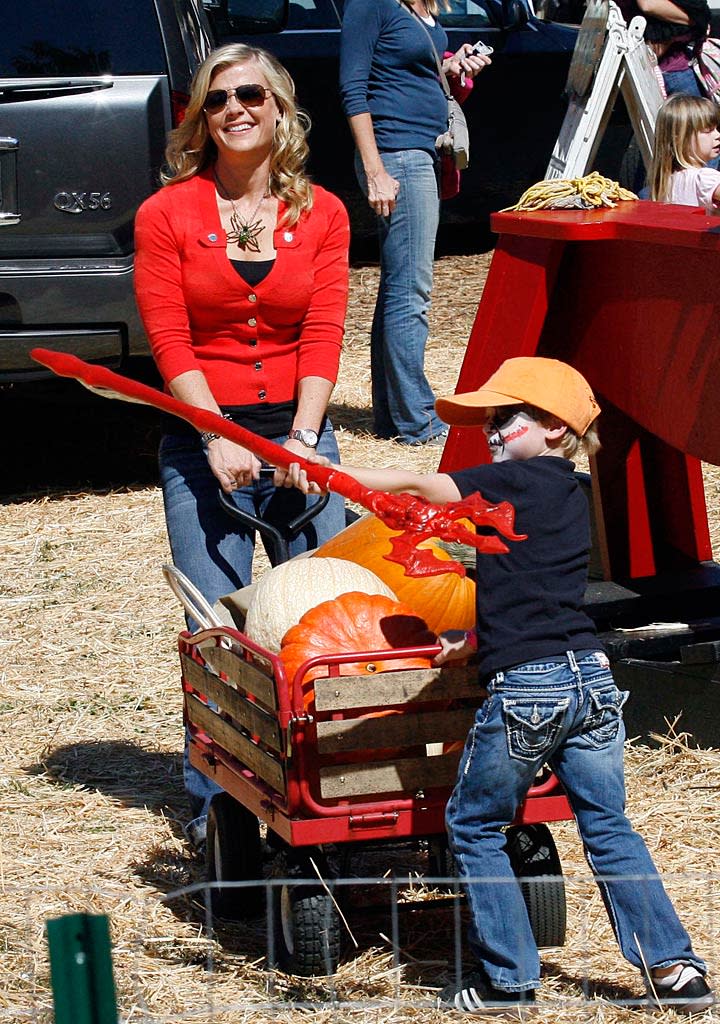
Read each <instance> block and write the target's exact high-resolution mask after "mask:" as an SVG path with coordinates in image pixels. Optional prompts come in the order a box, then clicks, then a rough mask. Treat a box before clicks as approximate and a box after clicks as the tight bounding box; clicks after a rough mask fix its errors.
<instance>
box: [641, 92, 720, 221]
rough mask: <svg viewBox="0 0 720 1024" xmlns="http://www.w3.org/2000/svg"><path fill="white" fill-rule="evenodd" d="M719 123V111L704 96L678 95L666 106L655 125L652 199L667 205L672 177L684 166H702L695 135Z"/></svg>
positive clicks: (668, 101) (663, 107)
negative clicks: (696, 147)
mask: <svg viewBox="0 0 720 1024" xmlns="http://www.w3.org/2000/svg"><path fill="white" fill-rule="evenodd" d="M718 123H720V108H719V107H718V106H717V105H716V104H715V103H713V101H712V100H709V99H706V98H705V97H701V96H687V95H685V94H684V93H675V95H673V96H671V97H670V98H669V99H668V100H666V101H665V103H663V105H662V107H661V108H660V111H659V112H658V116H657V122H656V124H655V151H654V153H653V162H652V167H651V170H650V198H651V199H654V200H655V202H659V203H667V202H669V200H670V195H671V192H672V176H673V174H674V173H675V172H676V171H681V170H682V169H683V168H685V167H702V166H703V163H704V161H703V160H702V158H701V157H700V156H699V155H698V154H697V153H696V151H695V136H696V135H697V133H698V132H707V131H710V130H711V129H712V128H716V127H717V125H718Z"/></svg>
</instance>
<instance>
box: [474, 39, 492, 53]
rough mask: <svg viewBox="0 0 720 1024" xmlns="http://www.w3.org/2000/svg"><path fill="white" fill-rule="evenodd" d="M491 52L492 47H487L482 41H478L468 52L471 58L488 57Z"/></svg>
mask: <svg viewBox="0 0 720 1024" xmlns="http://www.w3.org/2000/svg"><path fill="white" fill-rule="evenodd" d="M492 52H493V48H492V46H488V45H487V43H484V42H483V41H482V39H478V41H477V42H476V43H475V45H474V46H473V48H472V50H471V51H470V53H471V54H472V56H473V57H489V56H490V54H491V53H492Z"/></svg>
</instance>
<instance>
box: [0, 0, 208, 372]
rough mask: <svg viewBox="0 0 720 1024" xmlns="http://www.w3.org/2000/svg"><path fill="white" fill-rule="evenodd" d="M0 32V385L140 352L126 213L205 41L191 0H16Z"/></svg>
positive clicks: (146, 180)
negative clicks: (61, 366)
mask: <svg viewBox="0 0 720 1024" xmlns="http://www.w3.org/2000/svg"><path fill="white" fill-rule="evenodd" d="M2 22H3V26H2V32H1V33H0V383H5V384H6V383H8V382H13V381H25V380H32V379H35V378H38V377H41V376H43V374H44V371H43V370H42V368H40V367H39V366H38V365H37V364H36V363H34V362H33V361H32V360H31V359H30V357H29V355H28V353H29V351H30V349H31V348H33V346H35V345H41V346H47V347H48V348H53V349H59V350H67V351H71V352H73V353H75V354H76V355H79V356H81V357H84V358H87V359H91V360H93V361H96V362H103V363H105V364H107V365H109V366H114V367H117V366H120V365H123V364H124V363H125V362H126V360H127V359H128V357H131V356H133V355H136V354H144V353H146V352H147V342H146V340H145V336H144V333H143V330H142V326H141V324H140V321H139V318H138V315H137V311H136V308H135V301H134V297H133V290H132V271H133V248H134V246H133V221H134V218H135V211H136V210H137V208H138V206H139V204H140V203H141V202H142V201H143V200H144V199H145V198H146V197H147V196H148V195H150V193H151V192H152V191H153V190H154V189H155V188H156V187H157V175H158V170H159V168H160V165H161V163H162V158H163V150H164V146H165V137H166V134H167V131H168V130H169V129H170V128H171V127H172V126H173V124H175V123H177V119H178V117H180V116H181V114H182V110H183V106H184V104H185V103H186V102H187V95H188V91H189V86H190V79H191V76H192V72H193V70H194V69H195V67H196V65H197V63H198V62H199V61H200V60H202V58H203V57H204V56H205V54H206V53H207V52H208V51H209V49H210V47H211V35H210V27H209V24H208V22H207V20H206V16H205V13H204V11H203V8H202V5H201V3H200V0H123V2H122V3H118V2H117V0H72V2H69V0H65V2H59V0H23V2H16V3H9V4H6V5H5V7H4V11H3V19H2Z"/></svg>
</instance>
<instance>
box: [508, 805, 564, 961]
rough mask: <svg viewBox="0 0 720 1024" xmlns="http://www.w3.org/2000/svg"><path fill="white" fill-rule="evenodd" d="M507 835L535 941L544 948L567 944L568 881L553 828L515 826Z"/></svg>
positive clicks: (509, 850)
mask: <svg viewBox="0 0 720 1024" xmlns="http://www.w3.org/2000/svg"><path fill="white" fill-rule="evenodd" d="M506 836H507V852H508V857H509V858H510V863H511V864H512V868H513V871H514V872H515V875H516V877H517V879H518V881H519V882H520V888H521V889H522V894H523V897H524V899H525V906H526V907H527V912H528V917H529V918H530V927H531V928H532V932H533V935H534V936H535V942H536V943H537V944H538V946H539V947H540V948H545V947H548V946H562V945H564V943H565V931H566V927H567V902H566V898H565V882H564V881H563V876H562V865H561V864H560V857H559V856H558V852H557V847H556V846H555V840H554V839H553V837H552V833H551V832H550V829H549V828H548V827H547V825H514V826H513V827H512V828H509V829H508V830H507V833H506Z"/></svg>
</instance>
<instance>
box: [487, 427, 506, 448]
mask: <svg viewBox="0 0 720 1024" xmlns="http://www.w3.org/2000/svg"><path fill="white" fill-rule="evenodd" d="M487 443H488V448H504V447H505V443H504V441H503V437H502V434H501V433H500V431H499V430H495V431H493V433H492V434H489V435H488V439H487Z"/></svg>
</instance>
